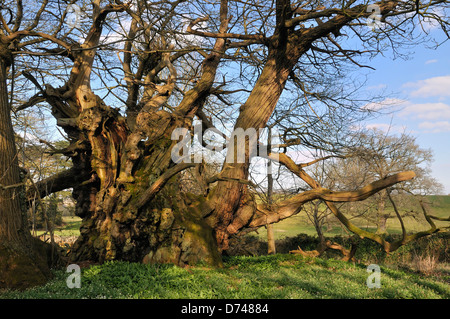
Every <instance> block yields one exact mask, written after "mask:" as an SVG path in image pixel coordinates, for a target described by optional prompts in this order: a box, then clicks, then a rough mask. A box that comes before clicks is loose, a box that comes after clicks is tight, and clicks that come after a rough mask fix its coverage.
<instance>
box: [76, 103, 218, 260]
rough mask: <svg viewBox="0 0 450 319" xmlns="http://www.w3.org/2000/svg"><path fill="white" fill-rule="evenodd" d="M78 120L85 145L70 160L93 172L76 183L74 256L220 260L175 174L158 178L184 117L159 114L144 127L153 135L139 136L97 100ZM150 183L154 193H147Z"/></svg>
mask: <svg viewBox="0 0 450 319" xmlns="http://www.w3.org/2000/svg"><path fill="white" fill-rule="evenodd" d="M87 112H89V113H88V114H86V113H87ZM81 118H82V119H83V121H82V122H80V121H79V120H78V127H79V128H80V137H79V139H78V140H84V141H85V142H86V144H87V145H88V146H89V147H88V148H86V149H85V150H79V152H78V153H77V156H76V158H75V159H74V164H75V166H76V168H77V169H78V170H79V171H80V172H86V171H91V172H92V174H91V176H92V177H91V179H90V180H88V181H86V182H84V183H82V184H81V185H79V186H78V187H75V188H74V197H75V199H76V200H77V206H76V214H77V215H78V216H80V217H81V218H82V219H83V221H82V225H81V229H80V233H81V235H80V238H79V239H78V240H77V242H76V243H75V244H74V247H73V248H72V253H71V259H72V260H73V261H81V260H92V261H98V262H104V261H106V260H116V259H117V260H128V261H133V262H145V263H174V264H177V265H180V266H183V265H186V264H193V263H196V262H199V261H206V262H207V263H209V264H212V265H216V266H220V265H221V258H220V254H219V251H218V249H217V244H216V242H215V240H214V236H213V229H212V228H211V227H210V226H209V225H208V224H207V223H206V222H205V221H204V220H203V218H202V216H201V214H199V213H198V212H197V211H196V210H195V209H194V208H193V207H191V206H189V205H190V204H188V203H186V201H185V200H186V198H187V197H185V196H183V195H182V194H180V185H179V184H178V177H177V176H174V177H171V178H167V180H166V179H163V180H161V178H162V177H164V176H165V175H164V174H167V171H169V170H170V169H172V168H173V167H174V166H175V165H176V164H174V163H173V162H172V161H171V149H172V147H173V146H174V145H175V144H176V142H175V141H172V140H171V139H170V136H171V132H172V130H173V129H174V128H175V127H179V126H182V125H183V124H184V123H182V122H177V121H176V119H173V118H165V117H164V116H158V119H159V120H160V121H159V122H158V123H159V124H158V125H157V126H156V127H153V128H151V127H148V128H146V129H148V130H153V131H152V132H151V133H152V134H151V136H152V138H151V139H148V140H147V141H145V142H144V141H140V139H139V138H135V137H136V135H137V134H138V133H136V132H131V131H129V130H128V128H127V126H126V124H125V122H124V121H123V120H122V119H121V117H120V115H119V114H118V113H117V112H113V111H112V110H110V109H109V108H108V107H106V106H105V105H104V104H103V103H101V102H100V101H99V103H98V105H97V106H94V107H93V108H92V109H89V110H84V111H83V112H82V116H80V117H79V119H81ZM161 121H162V122H161ZM146 133H147V134H146V135H147V136H150V134H148V133H149V132H146ZM155 184H156V185H157V186H158V191H157V192H156V191H155V195H154V196H153V195H152V196H149V195H148V194H149V189H151V187H152V186H154V185H155Z"/></svg>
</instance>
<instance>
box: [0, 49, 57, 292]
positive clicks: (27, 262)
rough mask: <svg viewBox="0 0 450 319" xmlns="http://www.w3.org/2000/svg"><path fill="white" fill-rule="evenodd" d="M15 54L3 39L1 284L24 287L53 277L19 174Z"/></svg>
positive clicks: (0, 87) (0, 95) (0, 71)
mask: <svg viewBox="0 0 450 319" xmlns="http://www.w3.org/2000/svg"><path fill="white" fill-rule="evenodd" d="M11 63H13V61H12V55H11V53H10V51H9V50H8V48H7V46H6V44H5V43H3V41H0V119H1V120H0V288H17V289H24V288H28V287H31V286H34V285H39V284H43V283H45V282H46V281H47V280H48V279H49V278H50V270H49V265H48V262H47V258H46V257H47V256H46V254H44V255H42V254H40V253H42V249H44V245H43V244H39V242H38V241H36V240H34V239H33V238H32V237H31V234H30V230H29V227H28V221H27V218H26V213H25V210H24V207H23V205H22V204H23V203H24V198H25V194H24V192H25V190H24V187H23V185H22V181H21V179H20V175H19V166H18V160H17V152H16V146H15V140H14V131H13V126H12V123H11V114H10V107H9V103H8V89H7V83H6V79H7V67H8V66H10V65H11Z"/></svg>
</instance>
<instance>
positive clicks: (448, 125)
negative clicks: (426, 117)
mask: <svg viewBox="0 0 450 319" xmlns="http://www.w3.org/2000/svg"><path fill="white" fill-rule="evenodd" d="M419 128H421V129H424V130H425V132H426V133H441V132H450V122H449V121H439V122H422V123H420V124H419Z"/></svg>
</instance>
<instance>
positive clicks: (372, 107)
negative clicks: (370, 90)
mask: <svg viewBox="0 0 450 319" xmlns="http://www.w3.org/2000/svg"><path fill="white" fill-rule="evenodd" d="M407 103H408V101H406V100H401V99H396V98H387V99H385V100H383V101H381V102H371V103H367V104H366V105H364V106H362V107H361V108H362V109H363V110H368V111H381V110H386V109H390V108H392V107H401V106H404V105H406V104H407Z"/></svg>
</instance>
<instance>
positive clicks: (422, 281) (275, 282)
mask: <svg viewBox="0 0 450 319" xmlns="http://www.w3.org/2000/svg"><path fill="white" fill-rule="evenodd" d="M54 274H55V278H54V279H53V280H52V281H51V282H49V283H48V284H47V285H45V286H42V287H36V288H33V289H29V290H27V291H24V292H14V291H6V292H5V291H4V292H3V293H0V298H20V299H23V298H40V299H44V298H53V299H62V298H89V299H91V298H92V299H98V298H114V299H122V298H127V299H141V298H153V299H160V298H162V299H179V298H183V299H216V298H225V299H248V298H252V299H289V298H295V299H318V298H319V299H321V298H338V299H340V298H351V299H366V298H371V299H372V298H380V299H394V298H395V299H397V298H408V299H440V298H443V299H448V298H450V285H449V284H448V283H445V282H443V281H439V280H436V279H431V278H426V277H423V276H419V275H418V274H415V273H411V272H405V271H401V270H393V269H389V268H385V267H381V288H372V289H370V288H368V287H367V285H366V280H367V278H368V275H369V274H368V273H367V271H366V266H365V265H363V264H353V263H347V262H342V261H337V260H324V259H319V258H317V259H310V258H305V257H301V256H297V255H275V256H260V257H229V258H227V259H225V266H224V267H223V268H220V269H215V268H209V267H206V266H204V265H203V266H202V265H198V266H195V267H189V268H179V267H176V266H173V265H144V264H138V263H127V262H107V263H105V264H103V265H96V266H91V267H90V268H86V269H83V270H82V273H81V288H72V289H70V288H68V287H67V285H66V279H67V278H68V276H69V275H70V273H66V272H64V271H63V270H58V271H55V272H54Z"/></svg>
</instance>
